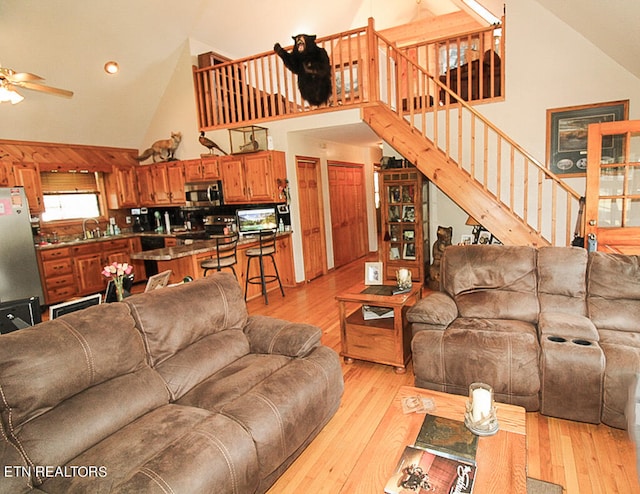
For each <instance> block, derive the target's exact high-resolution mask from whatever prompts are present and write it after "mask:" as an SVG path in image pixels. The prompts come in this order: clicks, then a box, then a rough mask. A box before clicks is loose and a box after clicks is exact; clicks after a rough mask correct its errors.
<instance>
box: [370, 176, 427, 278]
mask: <svg viewBox="0 0 640 494" xmlns="http://www.w3.org/2000/svg"><path fill="white" fill-rule="evenodd" d="M380 180H381V182H380V183H381V189H380V198H381V220H382V222H381V224H382V230H383V242H382V247H381V249H382V261H383V263H384V276H385V279H386V280H395V279H396V271H397V270H398V269H400V268H407V269H409V270H410V271H411V279H412V281H417V282H420V283H424V281H425V273H426V272H427V271H426V267H427V266H428V265H429V224H428V219H429V214H428V213H429V211H428V180H427V179H426V178H425V177H424V176H423V175H422V173H420V172H419V171H418V170H416V169H415V168H402V169H397V168H396V169H391V170H381V171H380Z"/></svg>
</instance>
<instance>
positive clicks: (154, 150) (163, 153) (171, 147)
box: [136, 132, 182, 163]
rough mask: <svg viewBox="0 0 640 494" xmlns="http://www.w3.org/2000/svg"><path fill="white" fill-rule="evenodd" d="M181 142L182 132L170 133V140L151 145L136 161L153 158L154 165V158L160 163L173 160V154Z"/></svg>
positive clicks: (161, 140)
mask: <svg viewBox="0 0 640 494" xmlns="http://www.w3.org/2000/svg"><path fill="white" fill-rule="evenodd" d="M180 141H182V132H171V138H170V139H160V140H159V141H156V142H154V143H153V145H152V146H151V147H150V148H149V149H147V150H146V151H144V152H143V153H142V154H141V155H140V156H138V157H137V158H136V160H138V161H144V160H146V159H148V158H151V157H153V162H154V163H155V162H156V161H158V160H156V158H160V161H172V160H174V159H175V158H174V154H175V152H176V149H178V146H179V145H180Z"/></svg>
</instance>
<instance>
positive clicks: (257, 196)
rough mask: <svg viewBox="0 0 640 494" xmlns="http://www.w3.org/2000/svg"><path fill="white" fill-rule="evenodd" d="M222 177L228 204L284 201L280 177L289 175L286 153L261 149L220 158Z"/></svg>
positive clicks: (225, 198)
mask: <svg viewBox="0 0 640 494" xmlns="http://www.w3.org/2000/svg"><path fill="white" fill-rule="evenodd" d="M219 166H220V178H221V179H222V189H223V196H224V201H225V203H226V204H249V203H252V204H257V203H270V202H282V201H284V197H281V195H280V190H279V188H278V180H280V183H281V184H283V183H284V181H285V179H286V162H285V155H284V153H283V152H281V151H261V152H258V153H250V154H243V155H232V156H224V157H222V158H220V162H219Z"/></svg>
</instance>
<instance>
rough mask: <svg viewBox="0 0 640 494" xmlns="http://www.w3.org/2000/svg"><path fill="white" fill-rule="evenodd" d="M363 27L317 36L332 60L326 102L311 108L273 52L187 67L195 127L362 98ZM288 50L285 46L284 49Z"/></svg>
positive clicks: (366, 73) (366, 72)
mask: <svg viewBox="0 0 640 494" xmlns="http://www.w3.org/2000/svg"><path fill="white" fill-rule="evenodd" d="M370 33H371V31H370V30H368V29H367V28H361V29H355V30H353V31H348V32H344V33H339V34H335V35H333V36H329V37H326V38H319V39H317V40H316V43H317V44H318V45H319V46H321V47H322V48H324V49H325V50H327V53H328V54H329V58H330V59H331V63H332V65H333V73H334V80H333V92H332V96H331V106H326V107H318V108H311V107H310V106H309V104H308V103H307V102H305V101H303V100H302V99H301V97H300V93H299V92H298V87H297V79H296V76H295V75H294V74H292V73H291V72H290V71H289V70H287V69H286V68H285V67H284V64H283V63H282V60H281V59H280V57H278V56H277V55H276V54H275V53H274V52H273V51H271V52H266V53H261V54H259V55H255V56H253V57H248V58H243V59H240V60H234V61H231V62H227V63H223V64H219V65H215V66H213V67H205V68H196V67H194V68H193V75H194V84H195V89H196V104H197V107H198V125H199V127H200V130H213V129H217V128H229V127H234V126H238V125H248V124H253V123H258V122H265V121H269V120H275V119H281V118H285V117H292V116H299V115H300V114H302V113H306V112H309V111H314V112H321V111H331V110H336V109H340V110H341V109H344V108H347V107H352V106H354V105H360V104H362V103H363V102H366V101H368V99H369V94H368V87H369V84H368V81H369V80H370V77H371V75H370V67H369V66H368V63H367V62H368V58H369V57H368V55H367V45H368V43H367V36H369V35H370ZM285 49H286V50H287V51H291V47H287V48H285Z"/></svg>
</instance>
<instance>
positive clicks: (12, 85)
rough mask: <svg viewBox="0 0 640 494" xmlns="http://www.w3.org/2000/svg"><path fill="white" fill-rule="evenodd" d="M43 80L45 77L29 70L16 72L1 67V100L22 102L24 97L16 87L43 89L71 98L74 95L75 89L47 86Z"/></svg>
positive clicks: (44, 91)
mask: <svg viewBox="0 0 640 494" xmlns="http://www.w3.org/2000/svg"><path fill="white" fill-rule="evenodd" d="M42 81H44V78H42V77H40V76H39V75H35V74H31V73H29V72H16V71H14V70H12V69H9V68H7V67H0V102H5V101H7V102H11V103H12V104H14V105H15V104H16V103H20V101H22V100H23V99H24V97H23V96H22V95H21V94H20V93H18V92H17V91H16V88H24V89H30V90H32V91H41V92H43V93H49V94H54V95H56V96H63V97H65V98H71V97H72V96H73V91H68V90H66V89H59V88H57V87H51V86H46V85H45V84H42Z"/></svg>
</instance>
